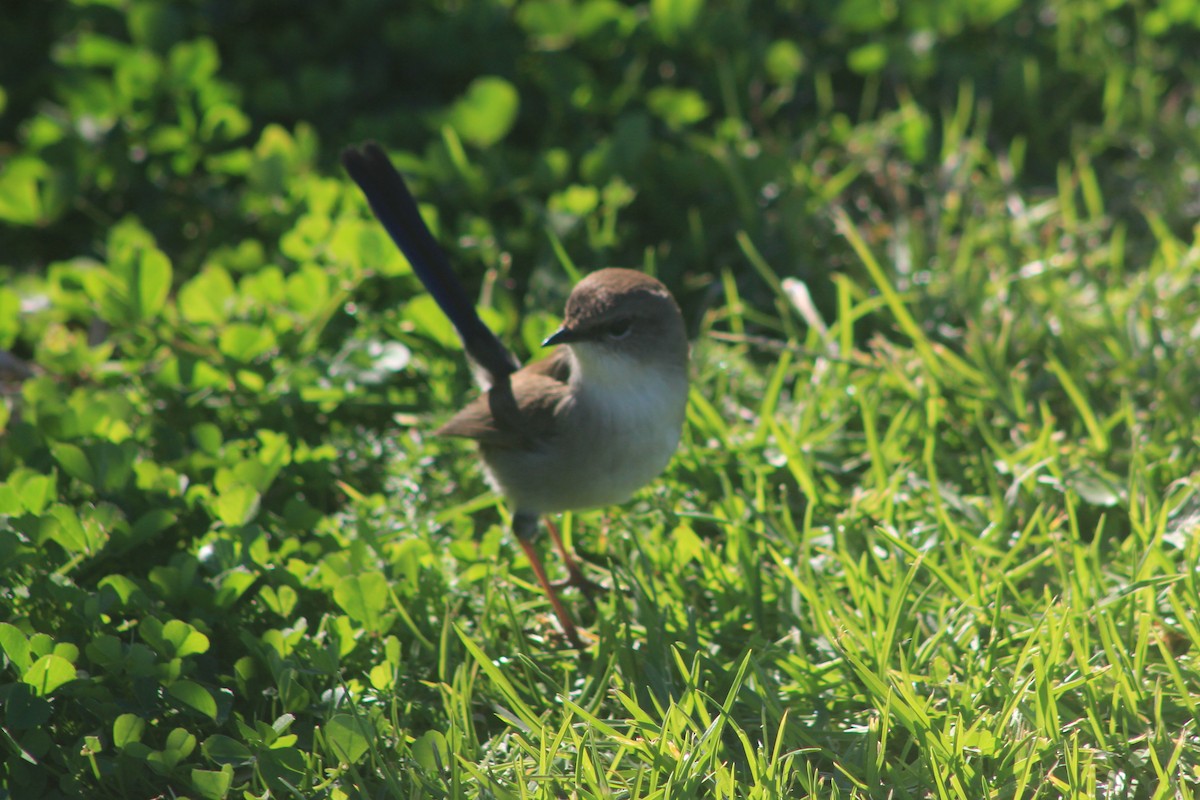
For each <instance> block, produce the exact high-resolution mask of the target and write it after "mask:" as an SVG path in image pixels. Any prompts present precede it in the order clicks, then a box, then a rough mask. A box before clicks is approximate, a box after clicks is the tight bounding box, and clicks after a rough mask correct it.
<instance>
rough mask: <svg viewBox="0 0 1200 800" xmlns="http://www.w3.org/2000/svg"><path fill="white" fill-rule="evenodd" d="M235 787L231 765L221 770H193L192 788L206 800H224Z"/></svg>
mask: <svg viewBox="0 0 1200 800" xmlns="http://www.w3.org/2000/svg"><path fill="white" fill-rule="evenodd" d="M232 785H233V767H232V766H230V765H229V764H226V765H225V766H223V767H221V769H220V770H210V769H195V768H193V769H192V788H193V789H195V790H196V791H197V792H198V793H199V794H200V796H201V797H203V798H205V800H224V798H225V797H226V796H227V795H228V794H229V787H230V786H232Z"/></svg>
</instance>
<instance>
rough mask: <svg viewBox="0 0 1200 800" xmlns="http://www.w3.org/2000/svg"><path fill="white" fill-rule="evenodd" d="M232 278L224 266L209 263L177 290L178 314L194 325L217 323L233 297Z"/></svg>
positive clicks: (224, 313) (226, 316) (227, 309)
mask: <svg viewBox="0 0 1200 800" xmlns="http://www.w3.org/2000/svg"><path fill="white" fill-rule="evenodd" d="M235 291H236V290H235V288H234V285H233V279H232V278H231V277H229V273H228V272H227V271H226V270H225V268H224V267H221V266H216V265H211V264H210V265H209V266H206V267H205V268H204V269H203V270H202V271H201V272H200V274H199V275H197V276H196V277H194V278H192V279H191V280H190V281H188V282H187V283H185V284H184V285H183V286H181V287H180V289H179V297H178V298H177V300H176V302H177V304H178V305H179V314H180V316H182V317H183V318H184V319H185V320H187V321H188V322H191V323H194V324H197V325H219V324H221V323H223V322H225V320H227V319H228V318H229V310H230V308H231V307H232V305H233V302H234V299H235Z"/></svg>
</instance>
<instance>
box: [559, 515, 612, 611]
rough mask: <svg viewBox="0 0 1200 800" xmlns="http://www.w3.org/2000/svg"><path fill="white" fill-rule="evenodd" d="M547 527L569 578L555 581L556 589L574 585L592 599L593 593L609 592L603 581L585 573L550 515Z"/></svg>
mask: <svg viewBox="0 0 1200 800" xmlns="http://www.w3.org/2000/svg"><path fill="white" fill-rule="evenodd" d="M546 528H547V530H549V531H550V538H551V539H553V540H554V546H555V547H556V548H558V552H559V553H561V554H562V560H563V564H565V565H566V567H567V579H566V580H565V581H555V582H554V584H553V586H554V588H555V589H562V588H563V587H565V586H574V587H575V588H576V589H578V590H579V591H581V592H583V594H584V595H585V596H586V597H587V598H588V599H589V600H590V599H591V597H592V595H594V594H600V593H602V592H607V591H608V587H607V586H605V585H604V584H602V583H597V582H596V581H594V580H592V579H591V578H589V577H588V576H587V575H584V574H583V570H582V569H580V568H579V561H578V560H576V558H575V556H574V555H572V554H571V551H570V550H568V549H567V546H566V545H565V544H563V540H562V536H560V535H559V533H558V526H557V525H555V524H554V521H553V520H552V519H550V518H549V517H547V518H546Z"/></svg>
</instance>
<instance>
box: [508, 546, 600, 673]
mask: <svg viewBox="0 0 1200 800" xmlns="http://www.w3.org/2000/svg"><path fill="white" fill-rule="evenodd" d="M517 541H518V542H520V543H521V549H523V550H524V551H525V556H526V557H527V558H528V559H529V563H530V565H531V566H532V567H533V574H534V575H536V576H537V579H538V583H540V584H541V585H542V591H543V592H545V593H546V599H547V600H549V601H550V605H551V606H553V607H554V614H555V616H557V617H558V624H559V625H561V626H562V629H563V633H564V634H566V636H567V639H569V640H570V642H571V644H572V645H574V646H575V647H578V648H579V649H580V650H582V649H584V647H585V645H584V643H583V640H582V639H580V638H579V631H578V630H576V629H575V623H574V622H572V621H571V617H570V615H569V614H567V609H566V608H565V607H564V606H563V604H562V600H559V599H558V593H557V592H555V591H554V586H553V584H551V583H550V581H549V580H548V579H547V578H546V570H545V569H544V568H543V567H542V560H541V559H540V558H538V554H537V550H536V549H535V548H534V546H533V542H530V541H528V540H526V539H524V538H523V537H521V536H518V537H517Z"/></svg>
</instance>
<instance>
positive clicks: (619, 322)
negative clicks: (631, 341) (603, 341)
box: [604, 317, 633, 339]
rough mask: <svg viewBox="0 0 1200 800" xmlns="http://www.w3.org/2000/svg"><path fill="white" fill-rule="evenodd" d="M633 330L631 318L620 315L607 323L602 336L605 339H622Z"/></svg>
mask: <svg viewBox="0 0 1200 800" xmlns="http://www.w3.org/2000/svg"><path fill="white" fill-rule="evenodd" d="M632 330H633V320H631V319H629V318H628V317H621V318H620V319H616V320H613V321H612V322H610V323H608V325H607V326H606V327H605V328H604V336H605V338H607V339H624V338H625V337H626V336H628V335H629V332H630V331H632Z"/></svg>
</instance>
